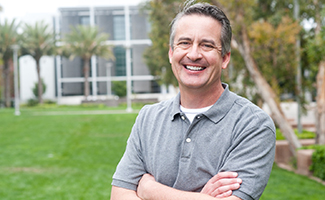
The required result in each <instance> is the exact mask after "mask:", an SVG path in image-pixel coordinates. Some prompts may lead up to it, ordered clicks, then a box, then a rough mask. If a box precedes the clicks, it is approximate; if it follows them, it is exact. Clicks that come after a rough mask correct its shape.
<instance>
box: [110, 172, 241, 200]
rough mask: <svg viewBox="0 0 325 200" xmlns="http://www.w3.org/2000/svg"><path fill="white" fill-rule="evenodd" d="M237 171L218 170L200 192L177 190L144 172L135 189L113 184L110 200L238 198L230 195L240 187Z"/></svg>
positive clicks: (209, 199) (211, 199) (208, 199)
mask: <svg viewBox="0 0 325 200" xmlns="http://www.w3.org/2000/svg"><path fill="white" fill-rule="evenodd" d="M237 176H238V174H237V173H233V172H220V173H218V174H217V175H215V176H214V177H212V178H211V179H210V180H209V181H208V182H207V183H206V185H205V186H204V187H203V189H202V191H201V192H200V193H198V192H188V191H181V190H177V189H174V188H171V187H168V186H165V185H163V184H161V183H158V182H157V181H155V179H154V177H153V176H152V175H150V174H144V175H143V177H142V178H141V180H140V181H139V185H138V188H137V191H133V190H128V189H124V188H120V187H116V186H113V187H112V192H111V200H124V199H125V200H151V199H152V200H174V199H175V200H176V199H177V200H182V199H185V200H195V199H200V200H214V199H225V200H239V199H240V198H238V197H236V196H231V194H232V190H236V189H238V188H239V187H240V184H241V182H242V180H241V179H239V178H236V177H237Z"/></svg>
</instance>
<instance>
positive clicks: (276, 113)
mask: <svg viewBox="0 0 325 200" xmlns="http://www.w3.org/2000/svg"><path fill="white" fill-rule="evenodd" d="M241 26H242V29H241V33H240V35H239V39H240V41H241V43H238V42H237V45H238V50H239V52H240V54H241V55H242V57H243V59H244V61H245V65H246V68H247V70H248V71H249V73H250V75H251V77H252V79H253V81H254V82H255V85H256V87H257V89H258V91H259V94H260V95H261V97H262V99H263V101H264V102H265V103H266V104H267V105H268V106H269V108H270V110H271V115H272V118H273V119H274V121H275V123H276V124H277V125H278V126H279V128H280V130H281V131H282V133H283V134H284V136H285V137H286V139H287V140H288V142H289V145H290V150H291V152H292V153H293V155H296V149H297V148H300V147H301V144H300V142H299V140H298V139H297V137H296V135H295V133H294V131H293V129H292V127H291V125H290V124H289V122H288V121H287V119H286V118H285V116H284V114H283V111H282V109H281V107H280V106H279V104H278V103H277V102H276V100H275V97H276V95H275V92H274V91H273V90H272V88H271V87H270V85H269V84H268V83H267V81H266V80H265V79H264V77H263V76H262V74H261V72H260V71H259V69H258V67H257V65H256V62H255V60H254V59H253V57H252V55H251V51H250V42H249V39H248V35H247V29H246V26H245V25H244V23H241ZM234 41H235V40H234Z"/></svg>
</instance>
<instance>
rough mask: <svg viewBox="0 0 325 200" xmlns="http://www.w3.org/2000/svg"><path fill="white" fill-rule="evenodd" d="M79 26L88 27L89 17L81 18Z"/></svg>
mask: <svg viewBox="0 0 325 200" xmlns="http://www.w3.org/2000/svg"><path fill="white" fill-rule="evenodd" d="M80 24H81V25H90V17H89V16H81V17H80Z"/></svg>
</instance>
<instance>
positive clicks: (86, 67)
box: [83, 58, 90, 100]
mask: <svg viewBox="0 0 325 200" xmlns="http://www.w3.org/2000/svg"><path fill="white" fill-rule="evenodd" d="M83 61H84V76H85V82H84V95H85V100H87V98H88V96H89V80H88V78H89V61H90V59H89V58H85V59H83Z"/></svg>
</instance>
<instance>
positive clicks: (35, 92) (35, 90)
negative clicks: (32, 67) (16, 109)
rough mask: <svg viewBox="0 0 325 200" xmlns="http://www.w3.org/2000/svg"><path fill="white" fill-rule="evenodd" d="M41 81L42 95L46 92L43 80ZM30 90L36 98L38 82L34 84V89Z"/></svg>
mask: <svg viewBox="0 0 325 200" xmlns="http://www.w3.org/2000/svg"><path fill="white" fill-rule="evenodd" d="M41 80H42V84H43V94H44V93H45V91H46V85H45V83H44V80H43V79H41ZM32 90H33V94H34V96H35V97H38V82H36V83H34V87H33V89H32Z"/></svg>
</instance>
